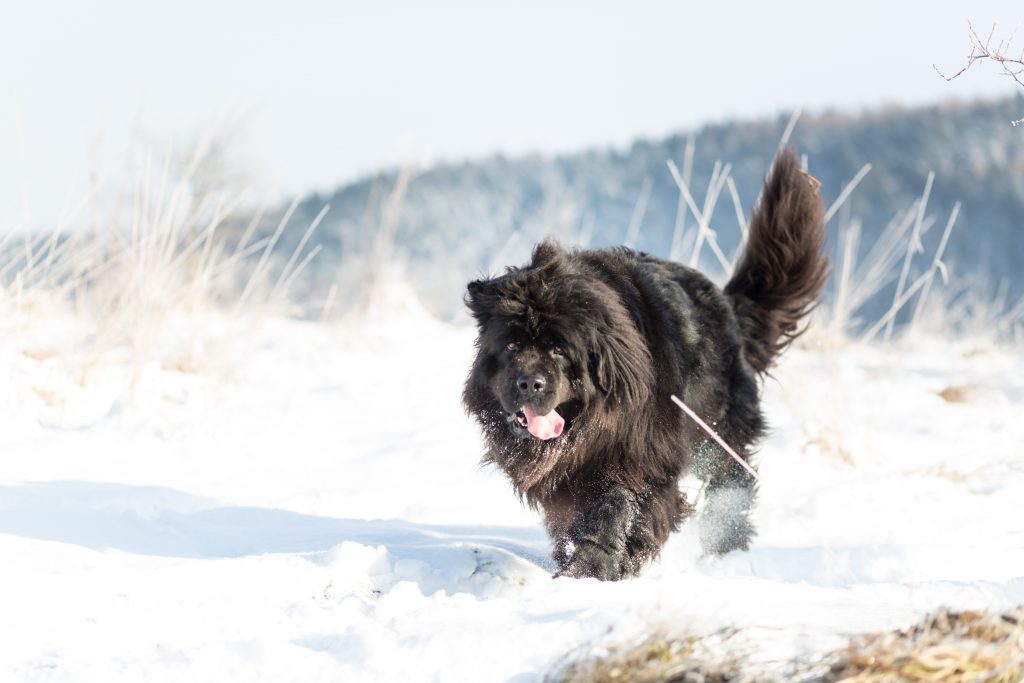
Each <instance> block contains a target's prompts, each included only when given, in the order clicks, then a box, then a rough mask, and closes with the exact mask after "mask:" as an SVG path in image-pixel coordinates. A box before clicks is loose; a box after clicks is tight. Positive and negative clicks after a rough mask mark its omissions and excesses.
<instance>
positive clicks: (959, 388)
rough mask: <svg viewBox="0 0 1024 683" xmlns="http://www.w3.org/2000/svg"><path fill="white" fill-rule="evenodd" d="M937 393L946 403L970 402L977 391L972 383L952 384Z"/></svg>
mask: <svg viewBox="0 0 1024 683" xmlns="http://www.w3.org/2000/svg"><path fill="white" fill-rule="evenodd" d="M937 393H938V394H939V396H941V397H942V400H944V401H946V402H947V403H970V402H971V401H973V400H974V397H975V395H976V394H977V393H978V387H977V386H975V385H973V384H954V385H951V386H948V387H946V388H945V389H943V390H942V391H939V392H937Z"/></svg>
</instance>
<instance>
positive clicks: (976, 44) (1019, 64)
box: [932, 22, 1024, 126]
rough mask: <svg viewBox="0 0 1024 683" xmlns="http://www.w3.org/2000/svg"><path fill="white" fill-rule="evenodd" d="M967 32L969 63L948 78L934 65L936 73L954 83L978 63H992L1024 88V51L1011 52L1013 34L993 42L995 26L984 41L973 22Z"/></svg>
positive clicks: (1021, 121) (968, 23) (1022, 122)
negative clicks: (1018, 52)
mask: <svg viewBox="0 0 1024 683" xmlns="http://www.w3.org/2000/svg"><path fill="white" fill-rule="evenodd" d="M967 31H968V33H969V34H970V39H971V52H970V54H968V55H967V63H966V64H965V65H964V67H963V68H962V69H960V70H959V71H957V72H956V73H955V74H953V75H951V76H947V75H946V74H944V73H942V71H940V70H939V67H937V66H935V65H934V64H932V68H933V69H935V73H937V74H939V76H942V78H944V79H946V80H947V81H952V80H953V79H955V78H959V77H960V76H962V75H964V73H966V72H967V70H968V69H970V68H971V67H972V66H974V65H975V64H976V63H978V62H983V61H986V60H988V61H990V62H995V63H996V64H998V65H999V66H1000V68H1001V70H1002V74H1001V75H1003V76H1008V77H1010V78H1012V79H1013V80H1014V81H1015V82H1016V83H1017V85H1019V86H1021V87H1024V49H1022V50H1021V52H1020V54H1019V55H1016V56H1014V54H1012V53H1011V52H1010V45H1011V43H1013V37H1014V36H1013V34H1012V33H1011V34H1010V37H1009V38H1007V39H1006V40H1001V41H999V42H996V43H994V42H993V38H992V37H993V36H994V35H995V31H996V27H995V25H994V24H993V26H992V30H991V31H989V34H988V36H987V37H986V38H984V39H982V37H981V36H979V35H978V32H977V31H976V30H975V29H974V26H972V25H971V22H967ZM1011 123H1012V124H1013V125H1014V126H1019V125H1021V124H1024V118H1020V119H1017V120H1016V121H1011Z"/></svg>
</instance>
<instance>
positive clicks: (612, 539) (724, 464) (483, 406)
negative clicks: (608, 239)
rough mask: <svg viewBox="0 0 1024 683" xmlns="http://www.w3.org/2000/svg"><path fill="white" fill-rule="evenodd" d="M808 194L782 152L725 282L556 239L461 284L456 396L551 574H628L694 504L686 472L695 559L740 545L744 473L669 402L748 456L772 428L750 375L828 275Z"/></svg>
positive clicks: (765, 363) (750, 486) (744, 531)
mask: <svg viewBox="0 0 1024 683" xmlns="http://www.w3.org/2000/svg"><path fill="white" fill-rule="evenodd" d="M817 189H818V184H817V181H816V180H814V179H813V178H811V177H810V176H808V175H807V174H806V173H804V172H803V171H802V170H801V169H800V166H799V164H798V163H797V161H796V156H795V153H794V152H792V151H786V152H783V153H781V154H779V156H778V157H777V158H776V159H775V164H774V167H773V169H772V171H771V173H770V174H769V176H768V179H767V180H766V182H765V186H764V192H763V193H762V196H761V199H760V201H759V203H758V205H757V206H756V207H755V209H754V212H753V215H752V216H751V219H750V229H749V233H748V239H747V244H746V247H745V251H744V253H743V255H742V256H741V258H740V260H739V263H738V265H737V267H736V271H735V273H734V274H733V275H732V278H731V279H730V280H729V282H728V284H727V285H726V286H725V289H724V291H723V290H720V289H719V288H718V287H716V286H715V285H714V284H713V283H712V282H711V281H710V280H708V279H707V278H706V277H704V276H703V275H702V274H700V273H699V272H697V271H695V270H693V269H691V268H687V267H686V266H683V265H680V264H678V263H673V262H670V261H665V260H662V259H658V258H654V257H653V256H648V255H647V254H643V253H639V252H635V251H631V250H629V249H624V248H620V249H611V250H582V251H572V252H566V251H564V250H563V249H562V248H561V247H559V246H558V245H557V244H554V243H552V242H544V243H541V244H540V245H539V246H537V248H536V249H535V251H534V253H533V259H532V262H531V263H530V264H529V265H527V266H525V267H522V268H509V269H508V270H507V272H506V273H505V275H502V276H500V277H497V278H494V279H490V280H478V281H476V282H471V283H470V284H469V288H468V294H467V296H466V303H467V305H468V307H469V309H470V311H471V312H472V315H473V317H474V318H475V319H476V322H477V324H478V327H479V333H480V334H479V338H478V340H477V348H478V353H477V357H476V360H475V362H474V363H473V367H472V370H471V371H470V374H469V378H468V380H467V381H466V386H465V391H464V394H463V401H464V403H465V406H466V409H467V410H468V411H469V412H470V413H471V414H472V415H473V416H475V417H476V419H477V421H478V422H479V423H480V425H481V427H482V429H483V432H484V435H485V437H486V439H487V453H486V455H485V456H484V459H485V461H487V462H491V463H494V464H495V465H497V466H498V467H500V468H501V469H502V470H504V471H505V473H506V474H508V476H509V478H510V479H511V480H512V485H513V486H514V487H515V490H516V492H517V493H518V494H519V495H520V496H521V497H524V498H525V499H526V501H527V502H528V503H529V504H530V505H531V506H532V507H538V506H539V507H540V509H541V510H542V512H543V515H544V521H545V524H546V525H547V528H548V531H549V533H550V534H551V537H552V540H553V542H554V551H553V556H554V560H555V563H556V564H557V566H558V573H559V574H560V575H567V576H576V577H597V578H599V579H606V580H607V579H613V580H614V579H619V578H622V577H624V576H632V575H635V574H636V573H637V572H638V571H639V570H640V569H641V568H642V567H643V566H644V564H645V563H646V562H648V561H649V560H650V559H652V558H654V557H655V556H657V554H658V553H659V551H660V550H661V547H662V546H663V545H664V543H665V540H666V539H667V538H668V535H669V534H670V533H671V532H672V531H674V530H675V529H677V528H678V527H679V525H680V523H681V522H682V521H683V519H685V518H686V517H687V516H688V515H690V514H691V513H692V512H693V509H692V507H691V506H690V505H689V504H688V503H687V501H686V498H685V496H684V495H683V494H682V493H681V492H680V491H679V487H678V479H679V477H680V475H682V474H684V473H686V472H688V471H692V472H694V473H696V474H697V475H699V476H701V477H702V478H704V479H705V480H706V482H707V485H706V492H707V504H706V507H705V510H704V513H703V514H702V518H701V526H700V537H701V541H702V543H703V546H704V549H705V551H706V552H708V553H715V554H721V553H725V552H728V551H730V550H734V549H746V548H747V546H748V544H749V542H750V539H751V537H752V536H753V535H754V529H753V527H752V525H751V522H750V520H749V514H750V507H751V505H752V502H753V498H754V493H755V487H754V484H755V481H754V479H753V477H752V476H751V475H750V474H749V473H747V472H746V471H745V470H744V469H743V468H742V467H740V465H739V463H737V462H736V461H735V460H733V459H732V458H731V457H730V456H729V455H728V454H726V453H725V452H724V451H723V450H722V449H721V448H720V447H719V446H718V445H717V444H716V443H715V442H714V441H711V440H710V439H709V438H708V437H707V435H706V434H705V433H704V432H703V431H702V430H701V429H700V428H699V427H698V426H697V425H696V424H695V423H694V422H693V420H691V419H690V418H689V417H687V416H685V415H684V414H683V413H682V412H681V411H680V410H679V409H678V408H677V407H676V406H675V405H674V404H673V403H672V402H671V401H670V400H669V397H670V396H671V395H672V394H677V395H678V396H680V397H681V398H682V400H683V401H684V402H685V403H686V404H687V405H688V406H690V407H691V408H692V409H693V410H694V411H696V412H697V413H698V414H699V415H700V416H701V417H702V418H703V419H704V420H705V421H706V422H707V423H708V424H711V425H713V426H714V427H715V429H716V430H717V431H718V433H719V434H720V435H721V436H722V438H724V439H725V441H726V443H728V444H729V445H730V446H732V447H733V448H734V449H735V450H736V451H737V452H739V453H740V454H741V455H743V456H744V457H745V458H749V455H750V453H751V446H752V444H754V443H755V442H756V441H757V440H758V439H759V438H760V437H761V436H762V435H763V433H764V431H765V421H764V417H763V416H762V414H761V410H760V406H759V395H758V393H759V385H758V378H759V376H760V375H761V374H763V373H764V372H765V371H766V370H767V369H768V367H769V366H770V365H771V364H772V362H773V361H774V360H775V359H776V357H777V356H778V355H779V354H780V353H781V352H782V351H783V350H784V349H785V348H786V346H787V345H788V344H789V343H790V342H791V341H792V340H793V339H794V338H795V337H796V336H797V335H798V334H800V332H801V331H802V330H801V328H800V326H799V323H800V320H801V318H803V317H804V316H805V315H806V314H807V313H808V311H810V309H811V308H812V307H813V306H814V303H815V301H816V299H817V297H818V294H819V293H820V291H821V288H822V286H823V285H824V282H825V278H826V274H827V261H826V259H825V258H824V257H823V256H822V247H823V241H824V222H823V218H822V214H823V212H822V204H821V199H820V198H819V196H818V192H817Z"/></svg>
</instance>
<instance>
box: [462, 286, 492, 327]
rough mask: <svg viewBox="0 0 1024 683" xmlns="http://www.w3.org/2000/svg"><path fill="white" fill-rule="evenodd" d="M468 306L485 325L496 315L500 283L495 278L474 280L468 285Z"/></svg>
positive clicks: (474, 316) (479, 321) (478, 320)
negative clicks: (495, 308) (495, 309)
mask: <svg viewBox="0 0 1024 683" xmlns="http://www.w3.org/2000/svg"><path fill="white" fill-rule="evenodd" d="M464 300H465V302H466V307H467V308H468V309H469V312H470V314H472V316H473V318H475V319H476V321H477V322H478V323H479V324H480V326H481V327H483V325H484V324H486V323H487V321H488V320H490V318H491V316H492V315H494V307H495V305H496V304H497V301H498V285H497V282H496V281H495V280H473V281H472V282H470V283H469V284H468V285H467V286H466V296H465V299H464Z"/></svg>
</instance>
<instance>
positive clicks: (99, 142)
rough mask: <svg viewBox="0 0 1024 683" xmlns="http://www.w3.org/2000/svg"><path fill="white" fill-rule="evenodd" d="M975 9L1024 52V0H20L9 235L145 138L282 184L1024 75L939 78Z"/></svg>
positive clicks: (974, 91) (570, 146)
mask: <svg viewBox="0 0 1024 683" xmlns="http://www.w3.org/2000/svg"><path fill="white" fill-rule="evenodd" d="M968 19H969V20H971V21H972V22H974V24H975V26H976V27H979V28H984V29H985V30H986V31H987V30H988V29H989V28H990V27H991V26H992V24H993V23H996V24H997V30H996V35H997V36H1000V37H1008V36H1009V35H1010V34H1011V33H1012V32H1013V31H1014V30H1015V29H1019V31H1018V33H1019V34H1020V37H1019V38H1017V39H1016V40H1015V41H1014V46H1015V47H1016V48H1017V50H1020V49H1022V48H1024V27H1022V23H1024V5H1022V4H1021V3H1020V0H1012V1H1011V0H971V1H970V2H968V1H967V0H958V1H955V2H954V1H949V0H937V1H935V2H919V3H906V2H897V1H895V0H889V1H887V2H876V1H874V0H860V1H858V2H850V3H834V2H827V1H823V0H816V1H810V2H763V1H762V2H734V3H727V2H719V3H709V2H700V3H691V2H661V3H655V2H628V3H626V2H621V3H611V2H604V1H596V0H591V1H589V2H571V3H570V2H565V3H556V2H507V3H500V4H499V3H484V2H479V1H477V2H455V3H452V2H437V1H432V2H415V1H412V0H387V1H384V2H337V1H334V2H332V1H328V0H297V1H291V2H288V3H281V4H280V5H278V6H276V7H275V6H272V5H270V4H268V3H258V2H246V3H243V2H234V3H228V2H215V1H211V0H204V1H196V0H178V1H177V2H174V3H169V2H164V3H160V4H159V5H157V4H154V3H146V2H140V1H139V0H125V1H119V0H104V1H101V2H19V3H13V2H5V3H4V7H3V9H0V103H2V106H0V232H4V231H7V230H10V229H14V228H17V227H19V226H22V225H26V224H28V225H32V226H40V225H48V224H52V223H53V222H54V221H56V219H57V216H58V214H59V213H60V211H61V210H62V208H66V207H67V206H68V205H69V204H73V203H74V201H75V199H76V198H77V197H78V196H80V195H81V193H82V192H83V191H84V189H83V188H84V187H85V186H86V185H87V184H88V183H87V179H88V178H89V177H90V175H97V174H98V175H100V176H104V177H106V176H117V175H118V173H121V174H122V175H123V174H124V166H125V161H126V159H127V158H128V156H129V154H128V151H127V150H128V149H129V148H130V147H131V142H132V140H144V141H147V142H148V143H149V144H151V145H153V147H154V149H155V152H156V153H160V151H161V150H162V149H163V147H164V145H166V144H167V143H169V142H171V141H177V142H179V143H183V142H184V141H188V140H194V139H197V138H199V137H201V136H203V135H204V134H207V133H210V132H218V133H219V134H222V135H227V136H228V138H229V140H230V150H231V152H232V157H233V161H234V163H236V164H237V165H238V168H239V170H241V171H244V172H245V173H246V174H247V175H248V179H247V182H249V183H251V184H252V186H253V187H254V189H255V190H256V191H258V192H259V193H260V194H261V195H263V196H284V195H286V194H290V193H296V192H305V191H309V190H313V189H322V190H326V189H331V188H333V187H335V186H336V185H338V184H339V183H341V182H343V181H346V180H352V179H354V178H356V177H358V176H359V175H361V174H364V173H367V172H370V171H374V170H376V169H379V168H381V167H385V166H393V165H397V164H406V163H421V164H422V163H429V162H431V161H437V160H461V159H465V158H476V157H481V156H484V155H487V154H490V153H494V152H504V153H508V154H520V153H524V152H532V151H541V152H555V151H568V150H574V149H580V148H583V147H587V146H591V145H623V144H626V143H628V142H629V141H631V140H632V139H634V138H636V137H638V136H661V135H664V134H667V133H670V132H673V131H678V130H681V129H685V128H688V127H692V126H696V125H699V124H702V123H706V122H714V121H719V120H722V119H724V118H735V117H744V118H745V117H756V116H762V115H769V114H777V113H780V112H789V111H790V110H792V109H794V108H797V107H799V108H802V109H804V110H805V111H812V112H813V111H821V110H822V109H825V108H832V107H835V108H841V109H845V110H851V111H856V110H859V109H861V108H865V107H877V106H881V105H886V104H916V103H924V102H933V101H938V100H941V99H951V98H961V99H965V98H970V97H973V96H977V95H989V96H1003V95H1009V94H1011V93H1013V92H1015V91H1016V90H1019V89H1020V88H1019V86H1016V85H1015V84H1013V83H1012V82H1011V81H1009V80H1008V79H1006V78H1001V77H999V76H997V70H996V69H995V68H994V67H993V66H991V65H985V64H979V65H978V66H976V67H975V69H974V70H972V71H971V72H969V73H968V74H966V75H965V76H964V77H962V78H960V79H959V80H957V81H954V82H952V83H947V82H945V81H944V80H942V79H941V78H939V76H938V75H936V74H935V72H934V71H933V69H932V64H933V63H934V64H936V65H938V66H940V67H941V68H944V69H946V70H948V71H951V72H952V71H956V70H957V69H958V68H960V67H961V66H962V65H963V63H964V61H965V57H966V55H967V53H968V52H969V43H968V39H967V26H966V22H967V20H968ZM1022 134H1024V133H1022ZM138 144H139V143H136V145H138ZM136 149H137V147H136Z"/></svg>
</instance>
